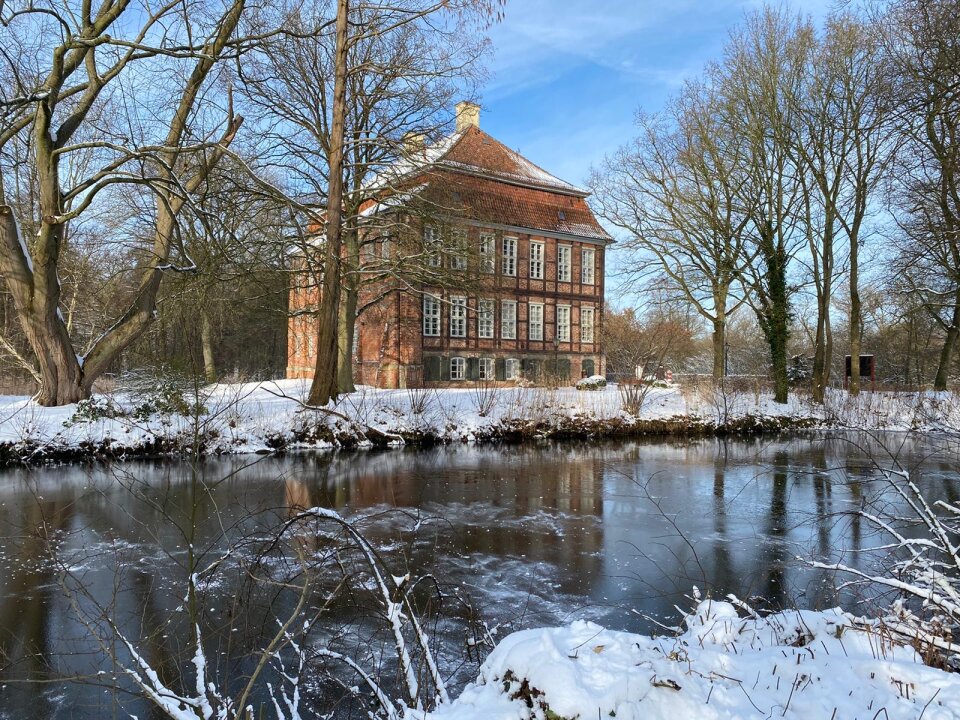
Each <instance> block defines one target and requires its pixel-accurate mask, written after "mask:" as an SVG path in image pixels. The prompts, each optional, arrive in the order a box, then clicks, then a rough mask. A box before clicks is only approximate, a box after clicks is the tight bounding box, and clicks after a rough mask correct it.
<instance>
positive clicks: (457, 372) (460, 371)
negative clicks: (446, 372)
mask: <svg viewBox="0 0 960 720" xmlns="http://www.w3.org/2000/svg"><path fill="white" fill-rule="evenodd" d="M450 379H451V380H466V379H467V359H466V358H463V357H452V358H450Z"/></svg>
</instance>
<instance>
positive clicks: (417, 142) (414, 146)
mask: <svg viewBox="0 0 960 720" xmlns="http://www.w3.org/2000/svg"><path fill="white" fill-rule="evenodd" d="M426 149H427V136H426V135H424V134H423V133H420V132H416V131H414V130H411V131H410V132H408V133H405V134H404V136H403V150H404V152H406V153H407V154H408V155H423V154H424V152H425V151H426Z"/></svg>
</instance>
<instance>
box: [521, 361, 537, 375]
mask: <svg viewBox="0 0 960 720" xmlns="http://www.w3.org/2000/svg"><path fill="white" fill-rule="evenodd" d="M524 373H525V376H526V377H527V378H528V379H529V380H539V379H540V361H539V360H528V361H527V369H526V370H525V371H524Z"/></svg>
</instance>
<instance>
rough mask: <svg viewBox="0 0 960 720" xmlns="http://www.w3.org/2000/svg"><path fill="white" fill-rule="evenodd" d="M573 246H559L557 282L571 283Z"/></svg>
mask: <svg viewBox="0 0 960 720" xmlns="http://www.w3.org/2000/svg"><path fill="white" fill-rule="evenodd" d="M572 257H573V246H572V245H557V282H570V266H571V258H572Z"/></svg>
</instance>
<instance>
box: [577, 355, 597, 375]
mask: <svg viewBox="0 0 960 720" xmlns="http://www.w3.org/2000/svg"><path fill="white" fill-rule="evenodd" d="M580 367H581V368H582V370H583V374H584V375H586V376H587V377H591V376H593V375H596V374H597V373H596V372H594V365H593V358H586V359H585V360H584V361H583V362H582V363H580Z"/></svg>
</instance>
